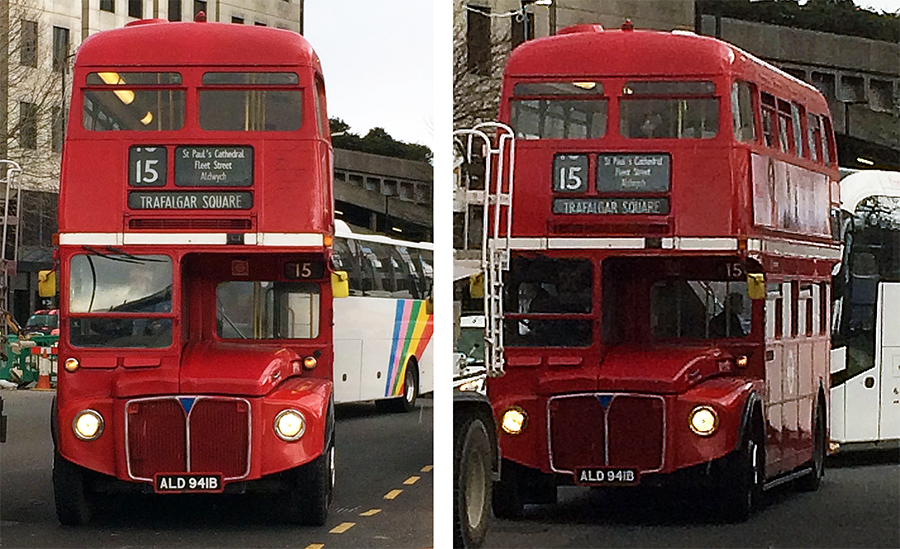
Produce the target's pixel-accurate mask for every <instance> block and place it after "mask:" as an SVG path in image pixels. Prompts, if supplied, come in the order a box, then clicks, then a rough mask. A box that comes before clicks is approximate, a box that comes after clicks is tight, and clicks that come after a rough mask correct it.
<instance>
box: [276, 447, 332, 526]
mask: <svg viewBox="0 0 900 549" xmlns="http://www.w3.org/2000/svg"><path fill="white" fill-rule="evenodd" d="M292 473H293V475H292V477H293V478H292V479H291V480H292V481H293V482H292V485H291V487H290V489H289V491H288V494H287V498H288V505H287V509H288V514H287V520H288V521H289V522H292V523H295V524H302V525H304V526H323V525H324V524H325V521H326V520H327V519H328V508H329V507H330V506H331V500H332V496H333V494H334V476H335V475H334V441H333V440H332V442H330V443H329V444H328V445H327V446H326V447H325V451H324V452H322V455H320V456H319V457H317V458H316V459H314V460H313V461H311V462H309V463H307V464H306V465H302V466H300V467H298V468H297V469H294V470H293V471H292Z"/></svg>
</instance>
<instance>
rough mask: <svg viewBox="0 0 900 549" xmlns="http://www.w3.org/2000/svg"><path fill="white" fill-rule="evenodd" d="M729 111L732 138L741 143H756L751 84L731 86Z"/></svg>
mask: <svg viewBox="0 0 900 549" xmlns="http://www.w3.org/2000/svg"><path fill="white" fill-rule="evenodd" d="M731 111H732V116H733V117H734V138H735V139H737V140H738V141H743V142H753V141H756V126H755V124H754V120H753V114H754V111H753V88H752V84H750V83H749V82H734V84H732V88H731Z"/></svg>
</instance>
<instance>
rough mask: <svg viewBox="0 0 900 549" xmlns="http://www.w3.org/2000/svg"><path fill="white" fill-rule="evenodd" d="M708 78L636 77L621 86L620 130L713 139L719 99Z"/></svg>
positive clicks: (645, 136)
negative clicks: (699, 79)
mask: <svg viewBox="0 0 900 549" xmlns="http://www.w3.org/2000/svg"><path fill="white" fill-rule="evenodd" d="M715 93H716V85H715V83H713V82H709V81H686V82H669V81H636V82H628V83H627V84H625V86H624V87H623V88H622V97H621V98H620V100H619V133H620V134H621V135H622V136H623V137H631V138H637V139H671V138H674V139H712V138H713V137H715V136H716V134H717V133H718V131H719V99H718V98H717V97H716V96H715Z"/></svg>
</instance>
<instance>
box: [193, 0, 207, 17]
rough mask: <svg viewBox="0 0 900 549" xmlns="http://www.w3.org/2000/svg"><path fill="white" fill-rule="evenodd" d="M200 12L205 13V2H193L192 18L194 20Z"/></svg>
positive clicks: (197, 0)
mask: <svg viewBox="0 0 900 549" xmlns="http://www.w3.org/2000/svg"><path fill="white" fill-rule="evenodd" d="M201 11H202V12H203V13H207V11H206V2H205V1H204V0H194V17H195V18H196V17H197V14H198V13H200V12H201Z"/></svg>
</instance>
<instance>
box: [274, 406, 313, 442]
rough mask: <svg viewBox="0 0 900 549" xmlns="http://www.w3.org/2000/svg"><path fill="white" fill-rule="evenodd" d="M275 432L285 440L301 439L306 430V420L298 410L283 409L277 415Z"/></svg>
mask: <svg viewBox="0 0 900 549" xmlns="http://www.w3.org/2000/svg"><path fill="white" fill-rule="evenodd" d="M274 427H275V434H276V435H278V438H280V439H281V440H283V441H285V442H294V441H295V440H300V437H302V436H303V433H305V432H306V420H305V419H304V418H303V414H301V413H300V412H298V411H297V410H291V409H287V410H282V411H281V412H280V413H279V414H278V415H277V416H275V426H274Z"/></svg>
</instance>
